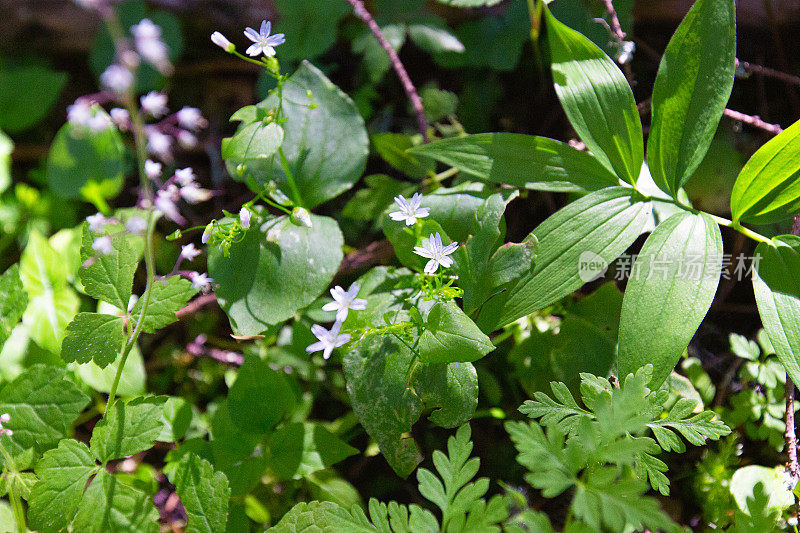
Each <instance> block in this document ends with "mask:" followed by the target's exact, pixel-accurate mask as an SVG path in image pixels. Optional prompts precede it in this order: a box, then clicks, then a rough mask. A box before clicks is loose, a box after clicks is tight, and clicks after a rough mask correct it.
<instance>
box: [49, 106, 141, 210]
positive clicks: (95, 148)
mask: <svg viewBox="0 0 800 533" xmlns="http://www.w3.org/2000/svg"><path fill="white" fill-rule="evenodd" d="M98 112H99V113H104V111H98ZM124 163H125V146H124V144H123V142H122V136H121V135H120V132H119V130H117V128H116V127H109V128H108V129H106V130H103V131H99V132H94V131H90V130H88V129H87V128H84V127H81V126H75V125H73V124H72V123H70V122H67V123H66V124H64V125H63V126H62V127H61V129H60V130H58V133H57V134H56V138H55V140H53V144H52V145H51V147H50V154H49V155H48V156H47V182H48V183H49V184H50V189H52V191H53V192H54V193H55V194H56V195H57V196H60V197H61V198H81V197H84V195H83V191H84V187H86V186H87V185H88V184H90V183H92V182H94V183H95V184H96V185H100V186H101V188H103V189H106V188H108V189H107V191H108V192H109V193H110V194H106V196H107V197H113V196H116V194H117V193H118V192H119V191H120V189H121V187H122V180H123V171H124Z"/></svg>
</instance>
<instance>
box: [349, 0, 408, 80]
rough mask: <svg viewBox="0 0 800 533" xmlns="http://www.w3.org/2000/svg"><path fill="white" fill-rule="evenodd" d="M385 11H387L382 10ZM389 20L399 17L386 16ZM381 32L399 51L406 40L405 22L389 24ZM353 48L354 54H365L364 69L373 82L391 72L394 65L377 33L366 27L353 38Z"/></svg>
mask: <svg viewBox="0 0 800 533" xmlns="http://www.w3.org/2000/svg"><path fill="white" fill-rule="evenodd" d="M382 13H385V12H382ZM386 18H387V20H397V18H389V17H386ZM381 32H382V33H383V36H384V37H385V38H386V41H387V42H388V43H389V44H390V45H391V46H392V48H394V50H395V51H399V50H400V48H402V47H403V44H404V43H405V42H406V33H407V32H406V27H405V25H403V24H388V25H386V26H382V27H381ZM352 49H353V53H354V54H361V55H362V56H363V58H364V59H363V62H362V64H363V65H364V70H366V72H367V74H368V75H369V79H370V80H371V81H372V82H373V83H377V82H379V81H381V78H383V76H384V74H386V73H387V72H389V69H390V68H391V67H392V64H391V61H390V60H389V55H388V54H387V53H386V50H384V48H383V46H381V43H379V42H378V40H377V39H376V38H375V35H373V34H372V32H371V31H370V30H369V28H367V27H364V29H363V33H362V34H361V35H359V36H358V37H356V38H355V39H353V44H352Z"/></svg>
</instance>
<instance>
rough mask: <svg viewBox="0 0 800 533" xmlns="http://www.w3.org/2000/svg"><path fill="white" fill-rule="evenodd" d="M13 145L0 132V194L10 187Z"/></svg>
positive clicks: (0, 131) (6, 136)
mask: <svg viewBox="0 0 800 533" xmlns="http://www.w3.org/2000/svg"><path fill="white" fill-rule="evenodd" d="M13 151H14V143H13V142H11V139H10V138H9V137H8V135H6V134H5V133H3V132H2V130H0V193H2V192H5V190H6V189H8V186H9V185H11V152H13Z"/></svg>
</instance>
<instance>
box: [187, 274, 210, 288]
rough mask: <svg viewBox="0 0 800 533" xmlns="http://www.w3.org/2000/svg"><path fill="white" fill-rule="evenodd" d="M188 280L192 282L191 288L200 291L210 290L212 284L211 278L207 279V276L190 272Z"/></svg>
mask: <svg viewBox="0 0 800 533" xmlns="http://www.w3.org/2000/svg"><path fill="white" fill-rule="evenodd" d="M189 279H190V280H191V282H192V287H194V288H195V289H197V290H202V291H206V290H208V289H210V288H211V284H212V283H213V282H214V280H213V279H212V278H209V277H208V274H205V273H203V274H200V273H198V272H190V273H189Z"/></svg>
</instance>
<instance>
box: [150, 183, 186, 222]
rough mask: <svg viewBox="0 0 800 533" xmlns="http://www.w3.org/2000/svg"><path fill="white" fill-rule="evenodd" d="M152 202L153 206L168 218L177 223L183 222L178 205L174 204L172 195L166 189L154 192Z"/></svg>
mask: <svg viewBox="0 0 800 533" xmlns="http://www.w3.org/2000/svg"><path fill="white" fill-rule="evenodd" d="M154 204H155V208H156V209H157V210H158V211H160V212H161V213H163V214H164V216H166V217H167V218H169V219H170V220H172V221H174V222H177V223H178V224H182V223H183V217H182V216H181V214H180V211H178V206H177V205H175V200H174V199H173V198H172V195H170V194H169V193H167V192H166V191H158V193H156V199H155V202H154Z"/></svg>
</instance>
